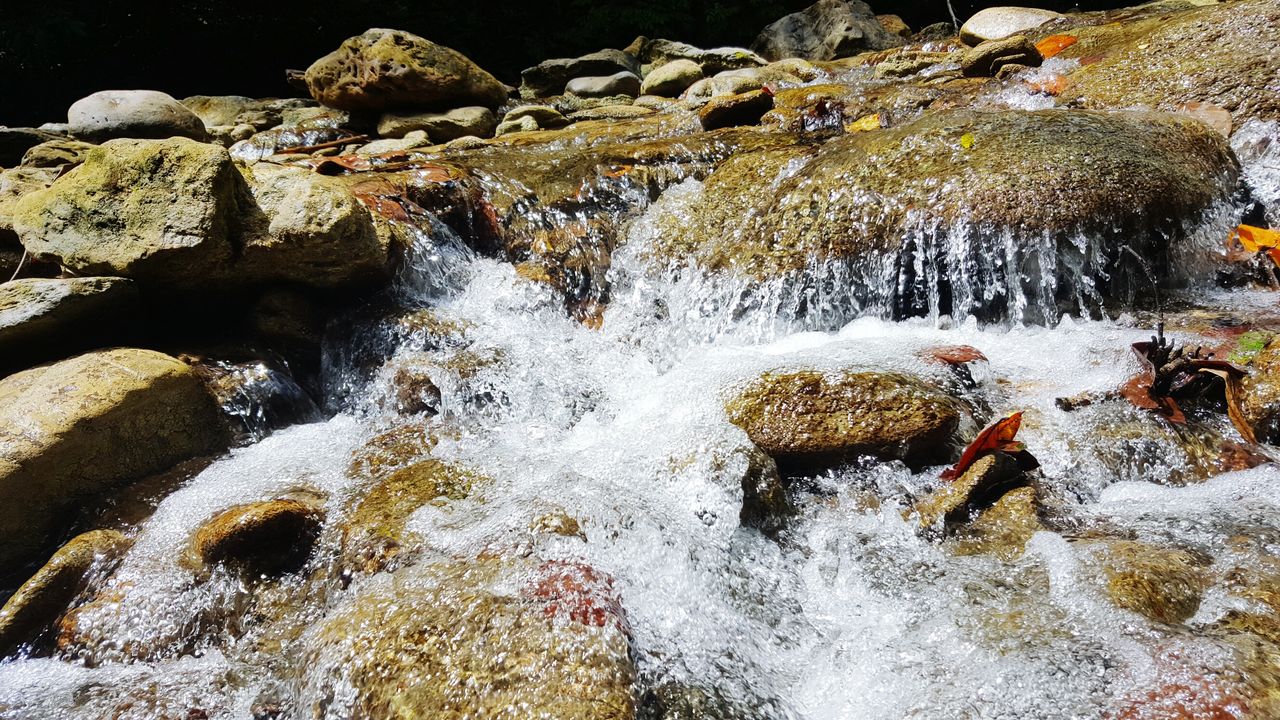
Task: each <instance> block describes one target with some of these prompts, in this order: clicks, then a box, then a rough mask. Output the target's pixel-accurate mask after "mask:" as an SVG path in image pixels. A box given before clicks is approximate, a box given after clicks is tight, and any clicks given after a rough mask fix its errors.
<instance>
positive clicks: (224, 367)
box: [183, 353, 323, 444]
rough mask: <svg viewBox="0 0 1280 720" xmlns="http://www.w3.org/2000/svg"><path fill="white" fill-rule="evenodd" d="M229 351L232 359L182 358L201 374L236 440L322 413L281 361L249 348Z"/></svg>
mask: <svg viewBox="0 0 1280 720" xmlns="http://www.w3.org/2000/svg"><path fill="white" fill-rule="evenodd" d="M228 354H229V355H230V359H213V358H204V357H201V358H195V357H192V356H183V359H184V360H186V361H188V362H190V363H191V364H192V365H193V367H194V368H195V369H196V372H197V373H199V374H200V377H201V378H202V379H203V380H204V382H205V386H206V387H207V388H208V389H209V393H210V394H211V395H213V398H214V400H216V401H217V403H218V407H219V408H221V410H222V414H223V416H224V417H225V418H226V421H227V426H228V428H229V430H230V432H231V433H232V436H233V438H234V440H235V441H236V442H237V443H245V444H247V443H250V442H256V441H258V440H261V439H262V438H265V437H266V436H267V435H270V434H271V432H272V431H274V430H278V429H280V428H284V427H288V426H290V425H295V424H297V423H305V422H315V421H317V420H320V419H322V417H323V415H322V414H321V413H320V411H319V409H318V408H317V407H316V405H315V402H314V401H313V400H312V399H311V396H310V395H308V394H307V392H306V391H305V390H303V389H302V386H300V385H299V384H298V381H297V380H295V379H294V378H293V375H292V374H291V373H290V372H289V368H288V367H287V366H286V365H285V364H284V363H283V362H280V361H279V360H276V359H273V358H271V357H266V358H262V357H255V356H253V354H251V353H249V354H247V357H246V354H245V353H228Z"/></svg>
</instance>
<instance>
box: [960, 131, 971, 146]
mask: <svg viewBox="0 0 1280 720" xmlns="http://www.w3.org/2000/svg"><path fill="white" fill-rule="evenodd" d="M973 143H974V139H973V133H965V134H963V135H961V136H960V147H962V148H964V149H965V150H968V149H969V148H971V147H973Z"/></svg>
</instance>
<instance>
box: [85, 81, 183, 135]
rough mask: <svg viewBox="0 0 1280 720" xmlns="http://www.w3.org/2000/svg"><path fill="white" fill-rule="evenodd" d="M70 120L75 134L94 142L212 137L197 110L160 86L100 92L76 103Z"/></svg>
mask: <svg viewBox="0 0 1280 720" xmlns="http://www.w3.org/2000/svg"><path fill="white" fill-rule="evenodd" d="M67 122H68V124H69V125H70V128H71V134H72V135H74V136H75V137H77V138H79V139H81V140H88V141H90V142H102V141H104V140H111V139H113V138H169V137H186V138H192V139H193V140H205V139H207V138H208V133H207V132H206V131H205V127H204V123H202V122H200V118H199V117H197V116H196V114H195V113H193V112H191V111H190V110H188V109H187V108H186V107H184V106H183V105H182V103H179V102H178V101H177V100H175V99H173V97H172V96H170V95H168V94H166V93H162V92H158V91H156V90H103V91H102V92H96V93H94V94H92V95H90V96H88V97H85V98H81V99H79V100H77V101H75V102H74V103H72V105H71V108H70V109H68V110H67Z"/></svg>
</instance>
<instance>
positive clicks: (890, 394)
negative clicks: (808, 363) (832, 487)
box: [725, 371, 961, 472]
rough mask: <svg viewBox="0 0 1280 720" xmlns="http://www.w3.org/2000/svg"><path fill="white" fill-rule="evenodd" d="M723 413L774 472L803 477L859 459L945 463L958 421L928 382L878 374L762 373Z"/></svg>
mask: <svg viewBox="0 0 1280 720" xmlns="http://www.w3.org/2000/svg"><path fill="white" fill-rule="evenodd" d="M725 411H726V412H727V413H728V415H729V420H730V421H731V422H733V423H734V424H735V425H737V426H739V427H741V428H742V429H743V430H745V431H746V433H747V437H749V438H751V441H752V442H754V443H755V444H756V445H758V446H759V447H760V448H761V449H762V450H764V451H765V452H766V453H768V454H769V455H770V456H771V457H773V458H774V459H775V460H777V461H778V464H779V467H780V468H782V469H784V470H798V471H801V472H810V471H816V470H821V469H823V468H827V467H831V466H833V465H838V464H839V463H841V462H845V461H847V460H851V459H854V458H856V457H858V456H861V455H872V456H875V457H878V458H883V459H900V460H903V461H905V462H907V463H909V464H911V465H915V466H919V465H922V464H925V463H928V462H938V461H942V460H945V459H947V458H948V456H949V454H950V451H951V448H950V443H951V442H952V441H953V440H954V439H955V433H956V431H957V430H958V429H959V427H960V418H961V408H960V405H959V404H958V403H957V402H956V401H955V400H953V399H952V398H951V397H950V396H948V395H946V394H945V393H943V392H941V391H940V390H938V389H937V388H935V387H933V386H932V385H930V384H929V383H927V382H924V381H923V380H920V379H919V378H914V377H911V376H908V375H902V374H895V373H883V372H845V373H836V374H831V375H828V374H824V373H821V372H817V371H798V372H788V373H766V374H765V375H762V376H761V377H759V378H758V379H756V380H755V381H754V382H752V383H751V384H749V385H748V386H747V387H746V388H744V389H743V390H742V392H740V393H739V394H738V395H737V396H736V397H734V398H733V399H731V400H730V401H729V402H728V403H727V404H726V405H725Z"/></svg>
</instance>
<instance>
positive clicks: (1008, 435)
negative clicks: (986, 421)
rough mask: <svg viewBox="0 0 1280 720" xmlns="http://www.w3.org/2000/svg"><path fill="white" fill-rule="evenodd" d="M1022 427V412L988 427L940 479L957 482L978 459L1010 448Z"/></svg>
mask: <svg viewBox="0 0 1280 720" xmlns="http://www.w3.org/2000/svg"><path fill="white" fill-rule="evenodd" d="M1020 427H1022V411H1021V410H1019V411H1018V412H1015V413H1012V414H1010V415H1008V416H1006V417H1003V418H1001V419H999V420H997V421H995V422H994V423H992V424H990V425H988V426H987V427H986V428H985V429H983V431H982V432H980V433H978V437H976V438H974V439H973V442H971V443H969V447H966V448H965V449H964V452H963V453H961V454H960V459H959V460H958V461H956V464H955V465H952V466H951V467H949V468H947V469H946V470H944V471H943V472H942V475H941V476H940V477H941V478H942V479H943V480H955V479H956V478H958V477H960V476H961V475H963V474H964V471H965V470H968V469H969V466H970V465H972V464H974V463H975V462H977V460H978V458H980V457H982V456H983V455H986V454H987V453H990V452H995V451H996V450H1002V449H1004V448H1006V447H1009V446H1010V445H1011V444H1012V443H1013V438H1014V437H1015V436H1016V435H1017V434H1018V428H1020ZM1019 449H1021V448H1019Z"/></svg>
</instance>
